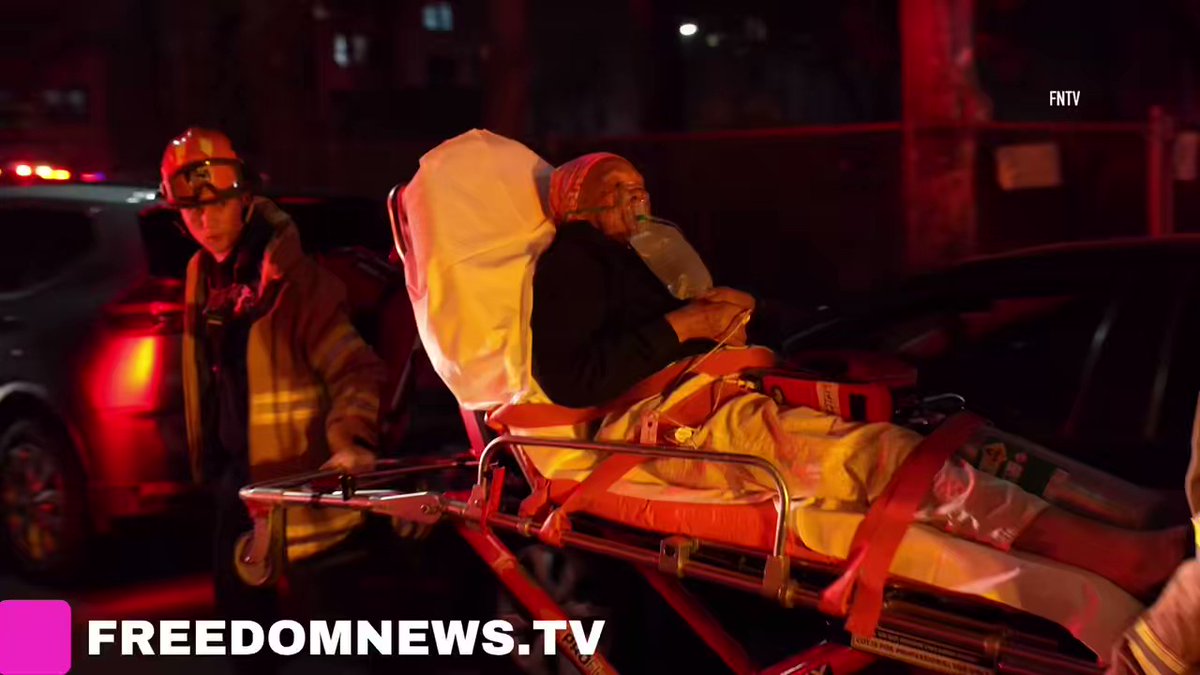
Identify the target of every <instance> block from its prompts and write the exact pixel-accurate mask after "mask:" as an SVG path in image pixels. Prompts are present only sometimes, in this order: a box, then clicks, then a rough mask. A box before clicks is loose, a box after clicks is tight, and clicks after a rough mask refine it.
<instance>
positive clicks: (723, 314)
mask: <svg viewBox="0 0 1200 675" xmlns="http://www.w3.org/2000/svg"><path fill="white" fill-rule="evenodd" d="M746 312H747V309H746V308H745V307H742V306H740V305H735V304H733V303H729V302H712V301H707V300H696V301H693V302H689V303H688V304H686V305H684V306H683V307H680V308H679V309H677V310H675V311H674V312H671V313H669V314H667V316H666V318H667V322H668V323H670V324H671V328H673V329H674V330H675V335H676V336H677V337H678V338H679V341H680V342H687V341H688V340H714V341H720V340H722V339H725V338H727V337H728V336H729V335H730V333H731V332H733V336H732V337H728V340H727V342H728V343H730V344H739V343H738V342H736V341H735V340H737V339H738V335H739V334H740V335H741V338H740V339H741V342H740V344H745V342H746V337H745V325H744V322H743V318H744V315H745V314H746ZM738 324H740V325H738Z"/></svg>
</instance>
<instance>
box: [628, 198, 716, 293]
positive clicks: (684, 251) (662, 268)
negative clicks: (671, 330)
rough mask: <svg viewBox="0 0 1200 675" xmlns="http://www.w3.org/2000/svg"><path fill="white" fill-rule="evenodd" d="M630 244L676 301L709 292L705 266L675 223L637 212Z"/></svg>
mask: <svg viewBox="0 0 1200 675" xmlns="http://www.w3.org/2000/svg"><path fill="white" fill-rule="evenodd" d="M629 245H630V246H632V247H633V250H635V251H637V254H638V255H639V256H641V258H642V260H643V261H644V262H645V263H646V266H647V267H649V268H650V271H652V272H654V274H655V276H657V277H658V278H659V279H660V280H661V281H662V282H663V285H665V286H666V287H667V290H669V291H670V292H671V295H674V296H675V297H676V298H679V299H680V300H690V299H692V298H695V297H698V296H700V295H703V294H705V293H707V292H708V291H710V290H712V287H713V280H712V275H711V274H709V271H708V267H706V266H705V265H704V261H703V260H701V259H700V254H698V253H696V249H694V248H692V245H691V244H690V243H688V240H687V239H685V238H684V236H683V233H682V232H681V231H680V230H679V227H678V226H677V225H675V223H672V222H671V221H669V220H665V219H662V218H656V217H654V216H651V215H650V214H649V213H639V214H637V229H636V230H634V233H633V236H631V237H630V238H629Z"/></svg>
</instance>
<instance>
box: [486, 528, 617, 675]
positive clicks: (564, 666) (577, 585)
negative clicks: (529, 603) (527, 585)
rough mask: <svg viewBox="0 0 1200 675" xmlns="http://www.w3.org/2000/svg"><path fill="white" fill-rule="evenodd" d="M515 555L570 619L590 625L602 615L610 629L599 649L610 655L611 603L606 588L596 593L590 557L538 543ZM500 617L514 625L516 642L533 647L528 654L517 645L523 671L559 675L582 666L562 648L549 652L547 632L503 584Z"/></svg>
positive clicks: (533, 674) (530, 674) (515, 653)
mask: <svg viewBox="0 0 1200 675" xmlns="http://www.w3.org/2000/svg"><path fill="white" fill-rule="evenodd" d="M517 559H518V560H519V561H520V562H521V565H522V566H523V567H524V568H525V570H526V571H527V572H528V573H529V576H530V577H532V578H533V580H534V581H536V582H537V583H538V585H539V586H541V587H542V589H544V590H545V591H546V592H547V593H548V594H549V595H550V597H551V598H553V599H554V602H555V603H556V604H557V605H558V606H559V607H561V608H562V609H563V612H564V613H565V614H566V615H567V618H569V619H578V620H582V621H584V622H585V624H586V625H590V624H591V622H592V621H594V620H596V619H603V620H605V623H606V630H605V632H604V633H603V634H602V637H601V639H600V644H599V645H598V651H599V653H601V654H605V655H608V654H610V653H611V651H612V646H613V645H612V638H611V633H612V631H611V630H607V629H608V628H611V626H612V621H609V620H608V619H609V618H610V615H611V614H612V609H613V608H612V607H609V606H608V603H607V602H605V601H604V600H602V599H601V596H603V593H600V592H597V590H598V589H596V588H594V587H593V585H592V584H591V583H590V581H591V577H594V576H595V574H594V573H595V570H590V569H589V568H588V565H587V561H586V560H585V559H584V558H583V557H582V556H579V555H577V554H576V553H575V552H574V551H569V550H560V549H554V548H550V547H547V546H542V545H539V544H534V545H530V546H527V547H525V548H524V549H522V550H521V551H519V552H518V553H517ZM497 609H498V612H497V614H498V617H499V618H501V619H504V620H506V621H508V622H509V623H510V624H511V625H512V626H513V639H514V640H515V641H516V643H517V644H518V645H521V644H525V645H529V646H530V648H531V649H530V653H529V654H527V655H522V654H520V653H519V652H518V651H517V650H515V649H514V650H513V652H512V658H513V660H514V661H515V663H516V665H517V667H518V668H519V669H520V670H521V672H524V673H527V674H528V675H555V674H558V673H576V672H578V670H577V669H576V668H575V666H574V664H572V663H571V661H570V659H568V658H567V657H566V656H563V655H562V648H561V647H559V648H558V649H557V650H556V651H557V652H558V654H557V655H555V656H548V655H546V652H545V645H544V641H545V639H544V638H545V636H544V634H543V633H542V631H540V630H539V631H534V630H533V624H532V622H531V621H530V620H529V619H528V618H527V617H528V616H529V614H528V612H527V610H526V609H525V608H524V607H523V606H522V605H520V604H519V603H518V602H516V601H515V600H514V599H513V598H512V596H510V595H509V594H508V592H507V591H506V590H504V589H503V588H501V589H500V594H499V597H498V598H497Z"/></svg>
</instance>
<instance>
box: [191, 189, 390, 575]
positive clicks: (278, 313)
mask: <svg viewBox="0 0 1200 675" xmlns="http://www.w3.org/2000/svg"><path fill="white" fill-rule="evenodd" d="M252 208H253V209H255V210H256V211H257V212H258V213H259V214H260V215H262V216H264V217H265V218H266V219H267V221H268V222H269V223H270V224H271V226H272V227H273V228H274V230H275V234H274V236H273V237H272V239H271V242H270V243H269V244H268V245H267V248H266V252H265V253H264V255H263V265H262V281H261V284H260V288H259V296H260V297H273V302H272V305H271V307H270V308H269V309H268V310H267V311H266V312H265V314H264V315H263V316H262V317H261V318H259V319H258V320H256V321H255V322H254V324H253V325H252V326H251V327H250V334H249V344H248V346H247V351H246V370H247V386H248V405H249V414H248V416H247V419H248V420H249V429H248V432H247V435H248V441H249V452H250V476H251V479H252V480H253V481H255V482H259V481H264V480H271V479H274V478H279V477H281V476H286V475H289V474H294V473H302V472H309V471H315V470H316V469H317V468H318V467H320V466H321V464H322V463H324V462H325V460H327V459H328V458H329V456H330V452H331V448H332V449H340V448H344V447H349V446H351V445H354V444H358V445H362V446H365V447H368V448H372V449H373V448H375V446H376V444H377V441H378V422H379V395H380V391H381V389H382V387H383V384H384V381H385V378H386V371H385V368H384V364H383V362H382V361H380V360H379V358H378V357H377V356H376V355H375V353H374V352H373V351H372V350H371V348H370V347H369V346H367V344H366V343H365V342H363V340H362V339H361V338H360V337H359V336H358V334H357V333H356V332H355V331H354V329H353V327H352V326H351V324H350V320H349V318H348V317H347V314H346V311H345V290H344V287H343V285H342V283H341V282H340V281H338V280H337V279H336V278H335V277H334V276H333V275H332V274H330V273H328V272H326V271H324V270H322V269H321V268H320V267H319V266H318V265H317V264H316V263H315V262H314V261H313V260H312V259H310V258H308V257H307V256H305V255H304V253H303V251H302V249H301V247H300V236H299V233H298V232H297V230H296V226H295V224H294V223H293V222H292V220H291V218H290V217H289V216H288V215H287V214H286V213H284V212H283V211H282V210H280V209H279V208H278V207H277V206H275V204H273V203H272V202H270V201H268V200H266V199H262V198H257V199H255V201H254V203H253V205H252ZM201 255H204V253H203V252H201V253H198V254H197V255H196V256H195V257H193V258H192V261H191V263H190V264H189V265H188V273H187V286H186V312H185V316H184V339H183V370H184V373H183V376H184V377H183V380H184V405H185V409H186V418H187V436H188V450H189V452H190V455H191V463H192V471H193V475H194V476H195V477H196V479H197V480H199V479H200V478H201V467H202V466H203V454H204V451H205V439H204V424H203V422H202V420H201V409H202V403H201V402H202V399H203V396H204V393H203V392H204V391H205V390H206V388H207V386H208V385H209V382H208V374H209V368H208V364H207V363H205V354H204V350H203V349H202V348H199V345H201V344H202V343H201V342H200V340H202V339H203V338H202V337H201V335H200V333H199V330H200V326H201V311H202V310H203V307H204V304H205V301H206V294H207V280H206V279H205V278H204V273H203V271H202V268H203V266H202V265H200V256H201ZM361 520H362V517H361V514H358V513H355V512H351V511H340V510H329V509H326V510H314V509H309V508H289V509H288V541H289V546H288V553H289V557H291V558H293V559H299V558H302V557H306V556H308V555H312V554H314V553H317V552H319V551H321V550H324V549H325V548H328V547H329V546H332V545H333V544H334V543H336V542H337V541H340V540H341V539H342V538H344V537H345V535H346V534H348V533H349V530H350V529H351V528H353V527H355V526H356V525H357V524H359V523H360V522H361Z"/></svg>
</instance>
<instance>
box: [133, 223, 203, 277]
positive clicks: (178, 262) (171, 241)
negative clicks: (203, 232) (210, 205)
mask: <svg viewBox="0 0 1200 675" xmlns="http://www.w3.org/2000/svg"><path fill="white" fill-rule="evenodd" d="M138 227H139V229H140V230H141V234H142V244H143V245H144V246H145V248H146V262H147V264H148V265H149V268H150V270H149V271H150V276H151V277H155V278H158V279H183V278H184V277H185V276H187V266H188V261H189V260H191V259H192V256H193V255H194V254H195V253H196V251H197V250H198V249H199V248H200V247H199V245H198V244H196V241H195V240H194V239H192V237H191V235H189V234H187V232H185V231H184V226H183V222H182V220H181V219H180V217H179V213H178V212H177V211H173V210H171V209H148V210H146V211H143V212H142V214H141V215H140V216H139V217H138Z"/></svg>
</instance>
